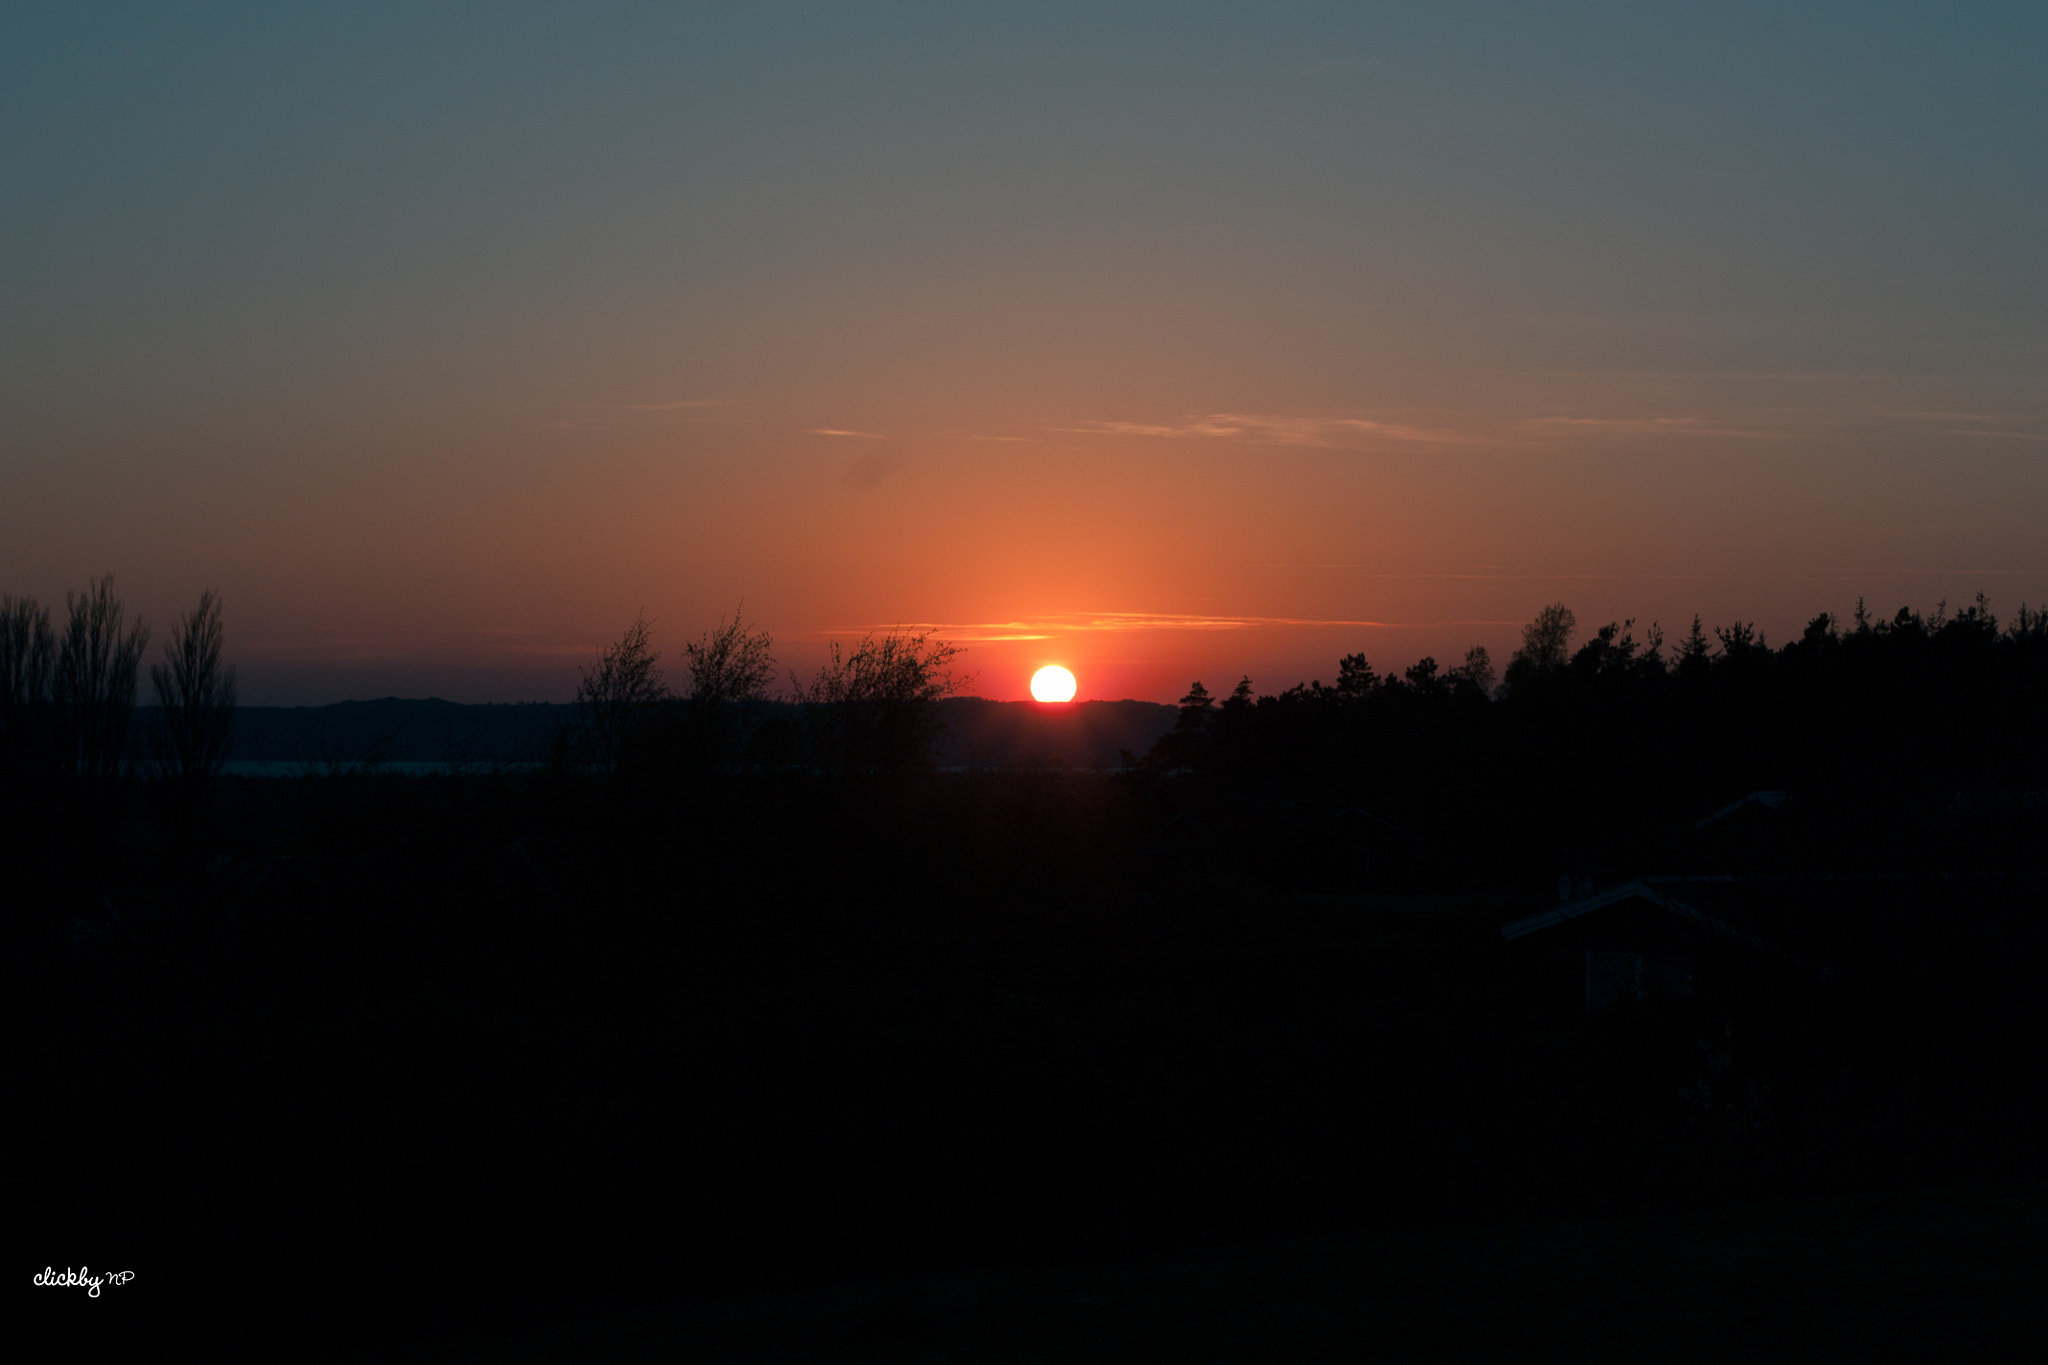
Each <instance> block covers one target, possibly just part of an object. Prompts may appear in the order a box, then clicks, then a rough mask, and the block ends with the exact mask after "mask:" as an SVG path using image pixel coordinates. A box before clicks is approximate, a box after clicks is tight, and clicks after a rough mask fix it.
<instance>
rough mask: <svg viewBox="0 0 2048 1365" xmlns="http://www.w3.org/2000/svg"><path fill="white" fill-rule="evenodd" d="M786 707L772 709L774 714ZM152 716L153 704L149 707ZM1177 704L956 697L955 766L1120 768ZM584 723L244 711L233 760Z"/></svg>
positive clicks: (492, 738)
mask: <svg viewBox="0 0 2048 1365" xmlns="http://www.w3.org/2000/svg"><path fill="white" fill-rule="evenodd" d="M788 705H789V703H786V702H775V703H770V706H771V707H773V708H777V709H780V708H783V707H786V706H788ZM142 709H144V710H147V709H149V708H142ZM1175 714H1176V711H1175V708H1174V707H1172V706H1168V705H1165V704H1163V703H1160V702H1148V701H1128V700H1127V701H1086V702H1073V703H1069V704H1067V705H1063V706H1043V705H1040V704H1039V703H1037V702H1028V701H990V700H987V699H986V698H982V697H952V698H948V699H947V700H945V701H942V702H940V703H939V715H940V717H941V719H942V720H943V721H944V722H945V726H946V731H945V735H944V737H943V738H942V739H941V741H940V744H939V749H938V759H939V762H940V763H942V764H945V765H948V766H962V765H969V764H972V765H977V766H989V767H1010V766H1014V765H1017V764H1021V763H1033V762H1043V761H1047V760H1051V761H1056V762H1065V763H1068V764H1071V765H1073V766H1075V767H1079V768H1098V767H1110V766H1114V765H1115V764H1116V762H1117V760H1118V751H1119V750H1122V749H1128V750H1130V751H1131V752H1132V753H1134V754H1139V755H1142V754H1144V753H1145V751H1146V750H1148V749H1150V748H1151V747H1152V744H1153V742H1154V741H1155V740H1157V739H1158V738H1159V736H1161V735H1163V734H1165V733H1166V732H1167V731H1168V730H1170V729H1172V728H1173V721H1174V716H1175ZM575 723H576V708H575V707H574V706H572V705H569V704H567V703H562V702H519V703H488V704H471V703H465V702H452V701H443V700H442V699H441V698H439V697H425V698H406V697H383V698H380V699H378V700H376V701H345V702H336V703H334V704H332V705H329V706H243V707H238V708H236V711H235V723H234V728H233V730H232V731H231V733H230V734H229V737H228V759H229V761H231V762H237V763H308V762H321V761H326V762H334V763H358V762H364V761H369V760H375V761H384V762H394V763H406V762H426V763H446V762H491V761H500V762H534V761H538V760H542V759H545V758H546V757H547V756H548V754H549V752H550V751H551V750H552V748H553V745H554V737H555V735H556V734H557V733H558V732H559V731H562V730H564V729H567V728H568V727H570V726H572V725H574V724H575Z"/></svg>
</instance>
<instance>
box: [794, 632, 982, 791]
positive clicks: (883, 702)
mask: <svg viewBox="0 0 2048 1365" xmlns="http://www.w3.org/2000/svg"><path fill="white" fill-rule="evenodd" d="M959 653H960V651H959V650H958V649H956V648H955V647H954V646H952V645H949V644H947V643H945V642H944V641H943V640H933V639H931V638H930V636H929V635H928V634H921V635H911V634H908V633H903V634H891V635H884V636H882V637H881V638H880V639H876V638H875V637H874V636H872V635H870V636H866V637H864V638H863V639H862V640H861V642H860V644H859V645H857V646H856V647H855V648H854V650H853V652H852V653H851V654H844V653H842V652H841V650H840V646H839V642H838V641H836V640H835V641H833V642H832V647H831V651H830V653H829V654H828V655H827V657H826V661H825V663H824V665H823V666H822V667H821V668H820V669H819V670H818V673H817V676H816V677H814V678H813V679H812V680H811V682H810V683H809V684H804V683H802V682H800V681H798V680H797V679H796V678H795V677H794V676H792V677H791V679H790V685H791V687H792V689H793V690H794V691H795V693H796V699H797V701H798V702H799V703H800V704H802V705H803V706H804V708H805V710H806V713H807V714H806V720H807V721H808V726H809V732H810V739H811V744H812V754H813V757H814V759H815V761H816V762H817V763H818V764H819V766H820V767H822V768H824V769H826V770H827V771H838V772H842V773H863V772H893V771H901V770H903V769H907V768H915V767H922V766H924V765H926V764H927V763H929V762H930V761H931V750H932V745H933V743H934V742H935V741H936V740H937V738H938V730H939V717H938V714H937V710H936V704H937V702H938V701H939V700H940V699H941V698H943V697H949V696H952V695H953V694H954V693H955V692H957V691H959V690H960V689H961V688H962V687H964V686H966V685H967V684H968V683H969V682H971V681H972V679H970V678H967V677H961V676H956V675H955V674H954V672H953V661H954V660H955V659H956V658H957V657H958V656H959Z"/></svg>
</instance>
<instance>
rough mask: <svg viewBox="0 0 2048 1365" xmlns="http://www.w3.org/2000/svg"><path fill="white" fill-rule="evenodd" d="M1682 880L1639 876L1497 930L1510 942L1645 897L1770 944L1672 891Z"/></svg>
mask: <svg viewBox="0 0 2048 1365" xmlns="http://www.w3.org/2000/svg"><path fill="white" fill-rule="evenodd" d="M1684 880H1685V879H1683V878H1679V877H1638V878H1636V879H1635V880H1634V881H1632V882H1624V883H1622V884H1621V885H1620V886H1616V887H1610V888H1609V889H1607V890H1605V891H1600V892H1595V893H1594V894H1593V895H1590V896H1581V897H1580V898H1579V899H1578V900H1575V901H1567V902H1566V903H1565V904H1563V905H1560V906H1557V907H1556V908H1555V909H1551V910H1544V911H1540V912H1538V913H1537V914H1534V915H1525V916H1523V917H1522V918H1521V919H1518V920H1511V921H1509V922H1508V923H1506V924H1503V925H1502V926H1501V927H1500V934H1501V937H1502V938H1504V939H1506V940H1508V941H1509V942H1511V943H1512V942H1513V941H1514V940H1516V939H1518V938H1526V937H1527V936H1529V935H1530V934H1534V933H1538V932H1540V931H1542V930H1544V929H1548V928H1550V927H1552V926H1553V925H1558V924H1564V923H1566V922H1568V921H1570V920H1575V919H1577V918H1579V917H1580V916H1581V915H1589V914H1591V913H1592V912H1593V911H1595V910H1602V909H1605V908H1606V907H1608V906H1610V905H1619V904H1621V903H1622V902H1623V901H1631V900H1644V901H1648V902H1649V903H1650V904H1651V905H1654V906H1657V907H1658V908H1659V909H1662V910H1667V911H1669V912H1670V913H1672V914H1674V915H1676V916H1678V917H1679V918H1680V919H1686V920H1690V921H1692V922H1693V923H1694V924H1697V925H1699V926H1701V927H1702V928H1705V929H1709V930H1711V931H1713V932H1714V933H1717V934H1721V935H1723V936H1725V937H1727V938H1731V939H1733V940H1735V941H1736V942H1737V943H1742V944H1746V945H1748V946H1749V947H1751V948H1767V947H1768V946H1769V945H1767V944H1766V943H1765V942H1764V941H1763V940H1762V939H1760V938H1758V937H1757V936H1756V935H1754V934H1746V933H1744V932H1743V931H1742V930H1740V929H1737V928H1736V927H1735V926H1734V925H1732V924H1730V923H1728V922H1727V921H1726V920H1724V919H1721V918H1719V917H1718V916H1715V915H1710V914H1708V913H1707V912H1706V911H1704V910H1702V909H1700V908H1699V907H1698V906H1697V905H1694V904H1692V903H1691V902H1689V901H1686V900H1683V899H1681V898H1680V897H1679V896H1678V895H1676V894H1675V887H1677V886H1680V885H1683V884H1684Z"/></svg>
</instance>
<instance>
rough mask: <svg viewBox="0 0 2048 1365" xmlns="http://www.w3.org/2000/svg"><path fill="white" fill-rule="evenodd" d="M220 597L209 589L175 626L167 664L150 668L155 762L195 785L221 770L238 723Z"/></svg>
mask: <svg viewBox="0 0 2048 1365" xmlns="http://www.w3.org/2000/svg"><path fill="white" fill-rule="evenodd" d="M224 641H225V634H224V632H223V630H222V628H221V619H220V597H219V596H218V595H217V594H216V593H215V592H214V591H213V589H211V588H208V589H206V590H205V591H204V592H202V593H200V594H199V605H198V606H197V607H196V608H194V609H193V611H192V614H191V615H189V616H181V617H179V618H178V620H177V622H176V624H175V625H173V626H172V627H171V638H170V642H169V643H168V644H166V645H165V646H164V662H163V663H160V664H152V665H150V669H149V681H150V686H151V689H152V690H153V691H154V692H155V693H156V704H157V726H156V735H155V739H156V762H157V767H158V770H159V771H160V772H161V773H163V774H164V775H165V776H167V777H176V778H180V779H182V780H184V781H187V782H196V781H199V780H201V779H203V778H208V777H211V776H213V775H214V774H215V773H217V772H219V771H220V767H221V764H222V763H223V762H225V761H226V759H227V752H228V729H229V727H230V726H231V725H233V724H234V719H235V670H234V666H233V665H232V664H230V665H229V666H228V667H227V668H226V669H225V670H223V669H222V667H221V658H220V656H221V646H222V644H223V643H224Z"/></svg>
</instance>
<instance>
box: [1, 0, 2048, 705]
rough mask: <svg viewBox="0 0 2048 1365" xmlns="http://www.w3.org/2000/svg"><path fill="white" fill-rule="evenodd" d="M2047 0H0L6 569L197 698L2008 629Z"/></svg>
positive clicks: (1243, 663)
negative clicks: (167, 668)
mask: <svg viewBox="0 0 2048 1365" xmlns="http://www.w3.org/2000/svg"><path fill="white" fill-rule="evenodd" d="M2044 71H2048V5H2041V4H2036V3H2026V4H2010V5H1976V6H1970V5H1962V6H1950V5H1916V6H1889V5H1872V4H1858V5H1807V6H1796V7H1794V6H1786V5H1783V4H1769V5H1757V6H1737V5H1731V4H1720V5H1712V6H1688V7H1683V8H1681V7H1676V6H1673V7H1660V6H1652V5H1644V4H1627V5H1614V6H1591V5H1555V6H1537V5H1527V4H1510V5H1500V6H1457V7H1452V6H1445V5H1434V4H1432V5H1426V6H1425V5H1416V6H1412V7H1399V8H1377V7H1376V8H1366V7H1362V6H1344V7H1334V6H1275V5H1263V4H1262V5H1246V6H1236V7H1200V6H1193V5H1185V4H1180V5H1172V6H1158V7H1151V6H1115V7H1107V6H1101V5H1079V6H1073V7H1065V8H1063V7H1059V6H1054V5H1050V4H1045V3H1032V4H1029V5H1016V6H1011V7H1006V8H991V7H980V6H974V7H969V6H958V5H949V6H884V5H871V4H863V5H829V6H827V5H820V6H791V7H780V6H764V5H749V6H744V7H738V6H733V7H716V8H703V9H687V10H686V9H682V8H680V7H671V6H578V7H575V8H573V9H572V8H570V7H566V6H565V7H561V8H547V7H526V6H513V5H508V4H491V5H478V6H449V5H440V6H431V7H428V6H417V5H392V6H388V7H383V8H377V7H372V6H366V5H348V6H343V5H334V6H301V5H282V4H265V5H260V6H250V7H235V8H216V7H199V6H189V5H188V6H166V5H155V4H151V5H142V6H134V7H114V6H90V5H79V4H66V5H62V6H56V7H51V8H47V9H39V8H33V7H25V6H20V5H9V6H7V7H5V8H4V9H0V588H4V589H5V590H8V591H12V592H16V593H21V592H27V593H31V594H33V595H36V596H38V597H40V598H43V599H44V600H46V601H47V600H52V599H54V600H57V601H59V602H61V600H62V597H63V593H64V591H65V589H66V588H74V587H78V586H82V585H83V583H84V581H85V580H86V578H87V577H88V576H89V575H92V574H96V573H100V572H105V571H109V570H111V571H113V572H114V573H115V574H116V575H117V584H118V586H119V587H120V589H121V591H122V594H123V596H124V597H125V598H126V599H127V600H128V601H129V603H130V604H131V606H134V607H139V608H140V609H141V610H142V611H143V612H144V614H145V616H146V618H147V619H148V620H150V621H151V622H152V623H154V624H155V625H156V626H157V627H158V629H159V638H161V631H162V627H163V625H164V624H165V623H166V622H167V621H168V619H169V617H170V616H171V614H172V613H174V612H175V611H178V610H181V609H183V608H184V607H186V606H188V605H189V603H190V602H191V600H192V599H194V598H196V596H197V595H198V592H199V590H200V589H201V587H203V586H207V585H212V586H215V587H217V588H219V589H220V590H221V592H222V593H223V595H224V596H225V598H226V601H227V608H228V628H229V640H230V649H231V653H232V654H233V656H234V658H235V660H236V661H237V663H238V665H239V667H240V670H241V674H242V679H243V698H244V700H245V701H248V702H252V703H313V702H326V701H333V700H339V699H342V698H345V697H364V696H381V695H386V694H392V693H396V694H400V695H426V694H429V693H435V694H439V695H442V696H446V697H451V698H454V699H457V700H469V701H496V700H529V699H556V700H558V699H565V698H567V697H568V696H569V695H570V693H571V692H572V690H573V688H574V685H575V679H576V673H577V668H578V666H579V664H581V663H582V662H584V661H586V660H587V659H588V657H589V655H590V651H591V648H592V646H593V645H594V644H595V643H597V642H598V641H600V640H605V639H610V638H614V637H616V636H617V634H618V633H619V631H620V629H621V628H622V627H623V626H624V625H625V624H626V623H627V622H628V621H630V620H631V618H632V617H633V615H634V613H635V611H636V610H638V609H641V608H643V607H644V608H645V610H646V611H647V613H648V615H649V616H651V617H653V618H654V619H655V621H656V628H657V636H658V641H659V643H661V644H663V645H664V646H665V647H667V648H668V649H670V650H674V649H676V648H677V647H678V646H679V645H680V643H681V641H682V640H683V639H684V638H686V637H688V636H691V635H694V634H695V633H696V632H697V631H699V630H701V629H703V628H704V627H705V626H707V625H709V624H711V623H712V622H713V621H714V620H716V618H717V617H718V616H719V614H720V612H721V611H729V610H731V609H732V607H733V606H734V604H735V603H736V602H737V601H739V600H740V599H741V598H743V597H744V598H745V600H746V611H747V614H748V616H750V617H752V618H754V619H756V620H758V621H759V622H761V623H762V624H764V625H765V626H766V627H768V628H769V629H770V630H772V631H773V632H774V634H775V636H776V640H777V654H778V656H779V657H781V658H782V659H783V660H784V662H785V663H787V664H789V665H791V666H795V667H799V668H803V669H806V670H808V669H809V668H810V667H812V666H814V665H815V663H816V661H817V659H818V657H819V653H820V651H821V650H822V648H823V644H824V641H825V640H827V639H828V638H832V637H834V636H837V637H839V638H852V637H854V636H857V635H858V633H859V632H860V631H862V630H863V629H867V628H871V627H888V626H891V625H895V624H898V623H903V624H918V625H932V626H936V627H937V628H938V629H939V632H940V633H941V634H942V635H944V636H946V637H947V638H951V639H954V640H956V641H959V642H961V643H963V644H965V645H967V646H968V648H969V652H968V653H967V655H966V656H965V658H964V660H963V662H964V663H965V664H966V666H967V667H968V669H969V670H970V671H972V672H973V673H974V674H975V675H976V683H975V687H974V690H975V691H978V692H980V693H982V694H983V695H987V696H995V697H1006V698H1014V697H1022V696H1024V695H1026V683H1027V680H1028V678H1029V674H1030V672H1031V670H1032V669H1033V668H1035V667H1036V666H1037V665H1038V664H1040V663H1044V662H1053V661H1057V662H1062V663H1065V664H1067V665H1068V666H1070V667H1071V668H1073V670H1074V672H1075V673H1076V674H1077V675H1078V676H1079V679H1080V685H1081V695H1082V696H1083V697H1084V698H1085V697H1102V696H1107V697H1119V696H1137V697H1149V698H1154V699H1160V700H1170V699H1172V698H1173V697H1176V696H1178V695H1179V694H1180V693H1181V692H1182V691H1184V690H1185V689H1186V685H1187V682H1188V680H1189V679H1190V678H1193V677H1201V678H1203V679H1204V680H1205V681H1206V682H1208V684H1209V686H1210V687H1211V688H1212V690H1222V689H1227V687H1228V686H1229V685H1230V684H1231V683H1232V682H1234V681H1235V680H1236V678H1237V676H1238V675H1239V674H1242V673H1249V674H1250V675H1251V676H1252V678H1253V679H1254V681H1255V683H1256V684H1258V685H1259V687H1260V689H1261V690H1266V691H1277V690H1279V689H1281V688H1284V687H1286V686H1288V685H1290V684H1292V683H1294V682H1296V681H1300V680H1302V679H1305V678H1308V677H1311V676H1320V677H1322V678H1324V679H1325V680H1329V679H1331V678H1332V677H1333V675H1334V673H1335V660H1336V659H1337V657H1338V656H1339V655H1340V654H1343V653H1347V652H1350V651H1354V650H1362V651H1364V652H1365V653H1366V654H1367V656H1368V657H1369V658H1370V659H1371V660H1372V662H1373V663H1374V664H1375V665H1376V666H1378V667H1380V668H1381V669H1382V670H1386V669H1390V668H1400V667H1404V666H1406V665H1407V664H1408V663H1410V662H1412V661H1413V660H1414V659H1415V658H1416V657H1417V656H1419V655H1421V654H1424V653H1432V654H1434V655H1436V656H1437V657H1438V658H1439V659H1440V660H1443V661H1445V662H1446V663H1448V662H1451V661H1453V660H1455V659H1457V658H1459V657H1462V655H1463V653H1464V650H1465V648H1466V646H1468V645H1470V644H1472V643H1475V642H1478V643H1485V644H1487V645H1488V646H1489V647H1490V648H1492V649H1493V650H1494V652H1495V657H1496V659H1497V661H1502V662H1504V661H1505V657H1506V654H1507V653H1508V652H1509V651H1510V650H1511V649H1512V648H1513V644H1514V641H1515V640H1516V638H1517V635H1518V629H1517V623H1519V622H1521V621H1524V620H1526V619H1528V618H1529V617H1530V616H1531V615H1533V614H1534V613H1535V611H1536V610H1537V609H1538V608H1539V607H1541V606H1542V605H1543V604H1545V603H1547V602H1550V601H1553V600H1559V599H1562V600H1563V601H1565V602H1567V603H1568V604H1570V605H1571V606H1572V607H1573V608H1574V609H1575V610H1576V611H1577V613H1578V616H1579V619H1580V621H1581V622H1582V624H1583V625H1592V624H1597V623H1598V622H1600V621H1604V620H1607V619H1609V618H1617V617H1627V616H1635V617H1638V618H1640V620H1642V621H1643V622H1648V621H1649V620H1651V619H1653V618H1654V619H1657V620H1660V621H1661V622H1662V624H1663V626H1664V627H1665V628H1666V630H1667V631H1669V632H1670V633H1672V634H1674V635H1676V634H1682V633H1683V630H1684V629H1685V627H1686V626H1688V625H1689V624H1690V621H1691V618H1692V614H1693V613H1694V612H1699V613H1701V614H1702V615H1703V616H1704V618H1705V620H1706V623H1707V624H1708V625H1709V626H1712V625H1714V624H1716V623H1725V622H1728V621H1731V620H1735V619H1738V618H1739V619H1743V620H1753V621H1755V622H1757V623H1759V624H1760V625H1761V626H1762V627H1763V628H1764V630H1765V632H1766V634H1767V635H1768V636H1769V637H1770V638H1771V639H1773V640H1774V641H1776V640H1781V639H1783V638H1784V637H1785V636H1786V635H1787V634H1788V633H1793V632H1796V631H1797V629H1798V628H1799V626H1800V625H1801V624H1803V622H1804V621H1805V619H1806V618H1807V617H1809V616H1811V615H1813V614H1814V613H1816V612H1819V611H1823V610H1831V611H1835V612H1840V613H1846V612H1848V611H1849V610H1851V609H1852V608H1853V607H1854V604H1855V601H1856V599H1857V597H1858V596H1859V595H1862V596H1866V597H1868V598H1869V599H1870V601H1871V604H1872V606H1873V607H1874V608H1878V609H1881V610H1883V611H1885V612H1886V613H1889V612H1890V611H1891V610H1893V609H1895V608H1896V607H1898V606H1899V605H1901V604H1912V605H1915V606H1917V607H1920V608H1923V609H1929V608H1932V607H1933V606H1934V605H1935V603H1936V602H1937V601H1938V600H1940V599H1943V598H1946V599H1947V600H1948V601H1949V602H1951V603H1952V604H1953V603H1959V602H1963V601H1967V600H1968V599H1969V598H1971V597H1972V596H1973V595H1974V594H1975V593H1977V592H1980V591H1981V592H1984V593H1986V594H1988V595H1989V596H1990V598H1991V602H1992V606H1993V609H1994V610H1995V611H2003V612H2009V611H2010V610H2011V609H2012V608H2014V607H2016V606H2017V605H2018V604H2019V602H2020V601H2021V600H2027V601H2030V602H2034V603H2039V602H2042V601H2043V600H2048V251H2044V244H2048V78H2044V75H2043V72H2044Z"/></svg>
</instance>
